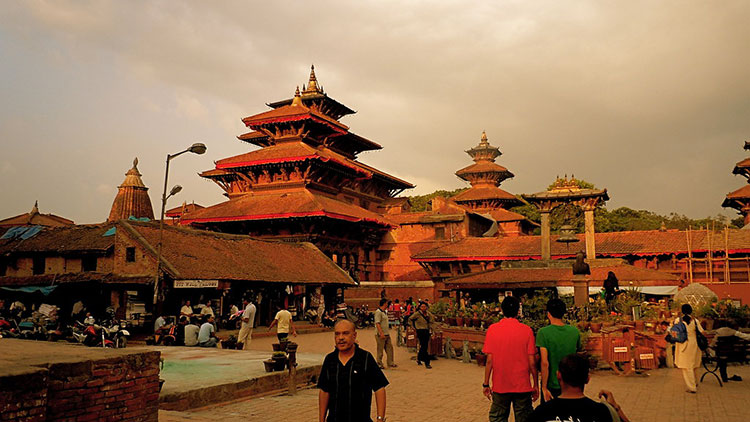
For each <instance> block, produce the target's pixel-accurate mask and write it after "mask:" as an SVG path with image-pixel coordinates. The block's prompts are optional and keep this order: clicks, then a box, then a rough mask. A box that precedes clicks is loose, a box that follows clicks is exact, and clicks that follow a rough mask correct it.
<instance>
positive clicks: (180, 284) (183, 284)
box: [174, 280, 219, 289]
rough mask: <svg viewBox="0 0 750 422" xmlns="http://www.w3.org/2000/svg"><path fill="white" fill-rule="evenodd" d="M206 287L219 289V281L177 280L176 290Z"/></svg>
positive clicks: (175, 282) (175, 283)
mask: <svg viewBox="0 0 750 422" xmlns="http://www.w3.org/2000/svg"><path fill="white" fill-rule="evenodd" d="M204 287H213V288H218V287H219V280H175V281H174V288H175V289H200V288H204Z"/></svg>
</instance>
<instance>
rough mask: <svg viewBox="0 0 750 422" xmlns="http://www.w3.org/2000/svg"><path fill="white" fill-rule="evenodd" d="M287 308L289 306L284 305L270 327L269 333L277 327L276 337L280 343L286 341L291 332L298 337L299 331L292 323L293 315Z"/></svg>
mask: <svg viewBox="0 0 750 422" xmlns="http://www.w3.org/2000/svg"><path fill="white" fill-rule="evenodd" d="M286 308H287V305H284V307H283V308H281V310H280V311H279V312H277V313H276V316H275V317H274V318H273V322H271V325H269V326H268V331H271V330H272V329H273V327H275V326H276V337H277V338H278V339H279V341H286V340H287V339H288V337H289V333H290V332H291V333H292V335H294V336H296V335H297V329H296V328H295V327H294V322H292V313H291V312H289V311H288V310H287V309H286Z"/></svg>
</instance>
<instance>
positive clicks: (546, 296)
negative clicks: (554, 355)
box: [521, 290, 552, 333]
mask: <svg viewBox="0 0 750 422" xmlns="http://www.w3.org/2000/svg"><path fill="white" fill-rule="evenodd" d="M550 299H552V292H550V291H549V290H545V291H540V292H537V293H536V294H534V295H530V296H526V295H524V296H523V297H522V299H521V302H522V303H523V318H522V320H521V322H523V323H524V324H526V325H528V326H529V327H531V329H532V330H534V332H535V333H536V332H537V331H539V329H540V328H542V327H544V326H546V325H547V324H548V321H547V302H548V301H549V300H550Z"/></svg>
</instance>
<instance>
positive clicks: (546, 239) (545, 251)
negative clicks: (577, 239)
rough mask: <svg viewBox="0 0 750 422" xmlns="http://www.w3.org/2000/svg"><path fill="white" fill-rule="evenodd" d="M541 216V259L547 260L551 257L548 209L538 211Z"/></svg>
mask: <svg viewBox="0 0 750 422" xmlns="http://www.w3.org/2000/svg"><path fill="white" fill-rule="evenodd" d="M540 214H541V216H542V259H543V260H545V261H549V260H550V259H552V245H551V243H550V222H549V214H550V212H549V211H540Z"/></svg>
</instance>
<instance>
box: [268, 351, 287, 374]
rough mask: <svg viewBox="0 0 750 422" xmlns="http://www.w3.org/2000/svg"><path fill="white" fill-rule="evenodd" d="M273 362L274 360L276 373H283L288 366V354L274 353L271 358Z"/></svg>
mask: <svg viewBox="0 0 750 422" xmlns="http://www.w3.org/2000/svg"><path fill="white" fill-rule="evenodd" d="M271 360H273V363H274V366H273V369H274V371H283V370H284V366H286V361H287V358H286V353H284V352H273V355H272V356H271Z"/></svg>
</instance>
